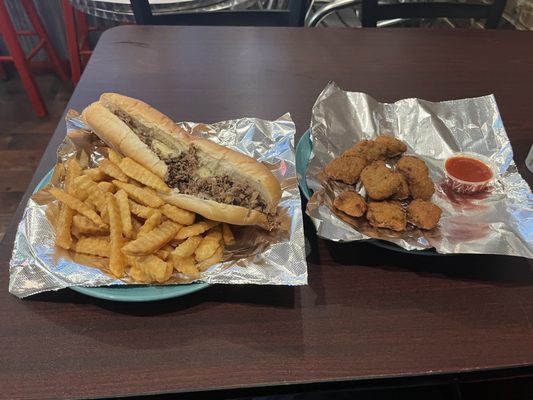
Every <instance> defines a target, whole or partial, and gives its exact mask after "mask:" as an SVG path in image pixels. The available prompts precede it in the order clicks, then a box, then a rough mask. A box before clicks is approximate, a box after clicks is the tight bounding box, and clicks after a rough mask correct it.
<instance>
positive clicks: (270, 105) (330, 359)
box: [0, 26, 533, 399]
mask: <svg viewBox="0 0 533 400" xmlns="http://www.w3.org/2000/svg"><path fill="white" fill-rule="evenodd" d="M532 48H533V34H532V33H529V32H512V31H490V32H489V31H461V30H453V31H451V30H442V31H440V30H428V31H423V30H415V29H413V30H411V29H377V30H376V29H365V30H356V29H343V30H335V29H314V30H313V29H279V28H276V29H258V28H239V29H237V28H202V27H196V28H189V27H159V28H151V27H135V26H127V27H121V28H116V29H112V30H111V31H108V32H106V33H105V34H104V35H103V36H102V38H101V40H100V42H99V44H98V46H97V48H96V51H95V53H94V54H93V56H92V58H91V61H90V63H89V65H88V67H87V69H86V70H85V73H84V75H83V77H82V79H81V82H80V83H79V85H78V87H77V88H76V91H75V92H74V95H73V96H72V99H71V101H70V104H69V106H70V107H73V108H76V109H78V110H79V109H81V108H83V107H84V106H85V105H87V104H88V103H89V102H91V101H93V100H95V99H97V98H98V96H99V95H100V93H102V92H103V91H116V92H121V93H124V94H127V95H131V96H134V97H138V98H141V99H144V100H145V101H147V102H148V103H150V104H152V105H154V106H155V107H157V108H159V109H161V110H162V111H163V112H165V113H167V114H168V115H170V116H171V117H173V118H174V119H176V120H192V121H205V122H212V121H218V120H224V119H230V118H238V117H242V116H256V117H261V118H268V119H274V118H276V117H278V116H280V115H282V114H283V113H285V112H287V111H289V112H290V113H291V114H292V117H293V119H294V120H295V122H296V125H297V128H298V136H299V135H301V134H302V133H303V132H304V131H305V129H306V128H307V126H308V124H309V120H310V114H311V107H312V105H313V102H314V100H315V98H316V97H317V95H318V94H319V93H320V91H321V90H322V89H323V88H324V86H325V85H326V84H327V82H328V81H329V80H335V81H336V82H337V83H338V84H339V85H340V86H341V87H343V88H346V89H350V90H358V91H364V92H367V93H370V94H372V95H373V96H374V97H375V98H377V99H378V100H381V101H394V100H398V99H401V98H405V97H411V96H413V97H420V98H425V99H428V100H434V101H437V100H444V99H454V98H461V97H471V96H479V95H485V94H488V93H494V94H495V95H496V99H497V101H498V105H499V107H500V111H501V114H502V117H503V120H504V123H505V126H506V128H507V132H508V134H509V136H510V138H511V141H512V143H513V148H514V150H515V161H516V163H517V165H518V167H519V170H520V172H521V173H522V175H523V176H524V177H525V178H526V179H527V180H528V182H529V183H530V184H531V183H532V182H533V180H532V175H531V173H529V172H527V170H526V169H525V167H524V159H525V156H526V154H527V152H528V150H529V146H530V145H531V138H532V136H531V135H532V132H533V115H532V114H531V95H532V93H533V74H532V73H531V70H532V66H533V52H531V49H532ZM64 133H65V128H64V124H63V123H61V124H59V126H58V128H57V130H56V132H55V134H54V136H53V138H52V140H51V142H50V145H49V147H48V149H47V151H46V153H45V155H44V157H43V160H42V162H41V164H40V166H39V168H38V169H37V172H36V174H35V178H34V180H33V182H32V184H31V185H30V187H29V188H28V192H31V190H32V189H33V187H34V186H35V184H36V182H37V181H38V180H39V179H40V178H42V177H43V175H44V174H45V172H46V171H48V170H49V169H50V167H51V166H52V165H53V163H54V160H55V155H54V152H55V149H56V147H57V145H58V143H59V142H60V141H61V140H62V138H63V136H64ZM20 212H21V208H20V207H19V210H18V212H17V214H16V215H15V216H14V221H18V220H19V218H20ZM307 222H308V221H307ZM14 228H15V225H13V226H12V227H11V229H10V230H9V231H8V233H7V235H6V238H5V240H4V241H3V243H2V245H1V248H0V262H1V268H0V279H1V280H2V282H4V290H2V291H1V292H0V321H1V323H0V360H1V362H0V397H6V398H14V397H21V398H55V399H58V398H71V397H108V396H109V397H111V396H126V395H135V394H137V395H140V394H153V393H170V392H197V391H211V392H213V391H222V392H217V393H218V394H220V393H221V394H222V395H228V396H229V395H232V394H233V395H234V394H235V392H232V391H231V390H232V389H235V388H241V391H240V392H239V393H242V388H254V391H253V392H254V393H259V392H260V393H268V392H269V391H273V390H276V388H277V390H278V391H285V390H292V389H294V388H296V389H298V390H306V389H307V388H309V387H316V385H320V387H321V388H325V389H327V388H338V387H344V386H348V385H357V384H361V385H362V384H363V383H366V384H371V385H378V386H380V385H387V384H389V383H390V382H393V383H394V382H396V383H398V382H400V383H405V382H407V383H410V384H412V383H415V384H416V383H424V382H427V381H428V379H429V378H428V377H432V378H431V379H436V380H449V379H463V380H469V379H486V378H488V377H491V376H508V375H517V374H530V373H531V372H532V369H531V367H532V366H533V334H532V331H533V328H532V322H531V321H533V276H532V274H531V270H530V266H531V264H530V262H529V261H527V260H525V259H520V258H511V257H499V256H448V257H423V256H413V255H408V254H403V253H397V252H392V251H388V250H384V249H381V248H377V247H374V246H372V245H370V244H365V243H359V244H346V245H339V244H333V243H328V242H326V241H322V240H317V239H316V237H315V236H314V234H313V230H312V227H311V226H310V225H309V224H307V226H306V233H307V236H308V237H309V239H310V241H311V243H312V246H313V252H312V254H311V256H310V258H309V286H306V287H296V288H291V287H255V286H214V287H211V288H209V289H207V290H205V291H201V292H198V293H196V294H194V295H191V296H187V297H184V298H178V299H174V300H169V301H164V302H157V303H145V304H121V303H112V302H106V301H100V300H96V299H92V298H88V297H84V296H82V295H79V294H77V293H74V292H72V291H70V290H62V291H60V292H56V293H47V294H42V295H37V296H34V297H32V298H29V299H27V300H19V299H17V298H15V297H14V296H12V295H10V294H9V293H8V291H7V281H8V269H7V268H8V261H9V258H10V255H11V249H12V243H13V237H14ZM342 382H345V383H342ZM307 384H309V385H311V386H307ZM288 385H290V386H288ZM313 385H314V386H313ZM280 387H281V389H279V388H280ZM258 388H263V389H258ZM266 388H268V389H266ZM206 396H207V395H206ZM214 396H215V393H210V394H209V395H208V396H207V397H204V398H213V397H214Z"/></svg>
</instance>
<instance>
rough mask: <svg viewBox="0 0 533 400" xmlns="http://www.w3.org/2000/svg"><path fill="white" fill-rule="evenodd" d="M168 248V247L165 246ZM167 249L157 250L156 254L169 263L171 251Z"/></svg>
mask: <svg viewBox="0 0 533 400" xmlns="http://www.w3.org/2000/svg"><path fill="white" fill-rule="evenodd" d="M165 247H166V246H165ZM165 247H163V248H161V249H159V250H157V251H156V252H155V253H154V254H155V255H156V256H157V257H159V258H160V259H162V260H165V261H167V259H168V257H169V256H170V253H171V252H170V250H168V249H166V248H165Z"/></svg>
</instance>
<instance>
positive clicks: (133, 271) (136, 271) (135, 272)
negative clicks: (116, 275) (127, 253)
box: [128, 257, 152, 283]
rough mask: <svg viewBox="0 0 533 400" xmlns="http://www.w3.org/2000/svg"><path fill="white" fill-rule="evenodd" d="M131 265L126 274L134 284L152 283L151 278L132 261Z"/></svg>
mask: <svg viewBox="0 0 533 400" xmlns="http://www.w3.org/2000/svg"><path fill="white" fill-rule="evenodd" d="M133 258H135V257H133ZM131 264H132V265H131V268H130V270H129V272H128V274H129V276H130V277H131V278H132V279H133V280H134V281H135V282H139V283H150V282H152V279H151V277H150V276H149V275H148V274H147V273H146V272H144V270H143V269H142V268H141V267H140V266H139V265H138V264H136V263H135V262H134V261H132V262H131Z"/></svg>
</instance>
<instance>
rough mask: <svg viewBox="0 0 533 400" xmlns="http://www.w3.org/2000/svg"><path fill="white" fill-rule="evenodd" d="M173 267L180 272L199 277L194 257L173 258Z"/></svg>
mask: <svg viewBox="0 0 533 400" xmlns="http://www.w3.org/2000/svg"><path fill="white" fill-rule="evenodd" d="M172 266H173V267H174V269H175V270H176V271H178V272H181V273H182V274H186V275H189V276H191V277H194V278H196V277H198V275H199V273H198V268H196V261H195V259H194V257H193V256H187V257H172Z"/></svg>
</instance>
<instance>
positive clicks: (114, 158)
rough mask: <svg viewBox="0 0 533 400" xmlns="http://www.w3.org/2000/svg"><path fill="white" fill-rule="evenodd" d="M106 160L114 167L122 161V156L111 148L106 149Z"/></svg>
mask: <svg viewBox="0 0 533 400" xmlns="http://www.w3.org/2000/svg"><path fill="white" fill-rule="evenodd" d="M107 158H109V161H111V162H112V163H113V164H115V165H119V164H120V161H121V160H122V156H121V155H120V154H119V153H118V152H116V151H115V150H113V149H112V148H111V147H109V148H108V149H107Z"/></svg>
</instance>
